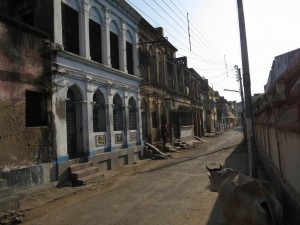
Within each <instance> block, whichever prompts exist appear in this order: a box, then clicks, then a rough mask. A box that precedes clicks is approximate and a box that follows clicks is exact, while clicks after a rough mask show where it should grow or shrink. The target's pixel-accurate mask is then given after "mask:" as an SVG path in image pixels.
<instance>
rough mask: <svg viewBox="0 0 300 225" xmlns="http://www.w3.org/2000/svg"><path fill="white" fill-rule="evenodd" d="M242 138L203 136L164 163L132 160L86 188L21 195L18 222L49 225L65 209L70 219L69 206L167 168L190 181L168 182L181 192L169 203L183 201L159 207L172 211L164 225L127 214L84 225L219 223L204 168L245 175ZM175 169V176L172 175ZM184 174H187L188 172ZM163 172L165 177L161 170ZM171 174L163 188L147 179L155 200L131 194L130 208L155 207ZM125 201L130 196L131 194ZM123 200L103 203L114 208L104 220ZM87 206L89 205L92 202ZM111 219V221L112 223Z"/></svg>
mask: <svg viewBox="0 0 300 225" xmlns="http://www.w3.org/2000/svg"><path fill="white" fill-rule="evenodd" d="M242 136H243V134H242V132H241V130H229V131H227V132H224V133H223V134H221V135H216V136H213V137H206V138H203V141H202V142H197V143H194V145H195V147H194V148H190V149H187V150H181V151H179V152H176V153H172V156H171V158H170V159H165V160H152V159H143V160H140V161H137V162H135V164H133V165H126V166H123V167H121V168H119V169H118V170H114V171H107V172H106V173H105V179H104V180H102V181H98V182H94V183H90V184H88V185H85V186H80V187H71V186H70V187H62V188H56V187H51V188H47V189H45V190H43V191H39V192H31V193H29V194H26V195H23V197H22V198H21V202H20V204H21V209H22V210H24V211H25V212H26V213H25V218H24V224H37V225H38V224H47V223H44V222H42V221H48V222H49V223H48V224H55V223H56V222H55V220H56V219H58V218H55V217H56V215H57V216H58V217H59V216H62V215H64V214H61V213H62V212H64V211H67V210H68V209H70V211H72V213H74V215H76V207H75V206H78V208H79V209H80V204H84V202H87V201H92V200H93V199H97V198H98V197H99V196H100V195H103V196H106V197H107V195H108V194H112V193H114V192H113V191H114V189H116V191H118V190H120V191H121V190H122V188H121V185H122V184H123V183H125V182H126V180H130V179H132V181H133V182H137V181H135V180H134V176H137V177H138V175H143V177H146V174H149V173H152V174H154V173H155V172H157V173H160V174H161V173H163V172H162V171H164V170H166V169H170V168H173V171H172V173H175V174H176V173H178V177H180V176H181V173H182V170H185V173H186V174H189V176H193V177H194V178H193V177H191V178H189V180H183V184H180V181H179V180H176V181H175V180H174V181H175V182H176V184H177V185H180V186H182V188H181V189H178V190H182V193H181V194H179V193H178V191H177V193H178V196H177V194H175V195H174V199H176V198H180V196H181V195H182V198H185V199H184V201H182V200H180V201H179V200H178V202H177V201H174V202H173V200H169V201H170V202H168V203H166V202H164V204H166V205H167V206H168V207H170V208H172V211H174V214H175V215H173V216H172V215H169V214H170V211H166V215H165V216H166V218H165V220H164V221H167V222H166V223H161V222H160V223H159V219H158V220H157V221H152V222H151V221H148V222H147V221H146V218H150V217H147V216H144V219H143V221H142V220H141V221H140V222H136V221H135V220H133V219H132V218H131V217H130V215H128V216H125V217H126V218H125V220H124V221H126V222H124V221H123V222H122V221H118V222H111V223H109V222H105V220H104V219H103V220H102V222H101V223H97V217H96V215H95V221H90V222H89V223H88V224H131V222H132V221H135V223H136V224H172V225H175V224H178V225H179V224H186V225H191V224H195V225H196V224H198V225H204V224H207V225H224V224H225V223H224V220H223V218H222V215H221V212H220V208H219V203H218V194H217V193H212V192H210V191H209V188H208V185H209V180H208V178H207V175H206V172H207V171H206V169H205V165H208V166H214V165H218V164H219V163H221V164H222V165H223V166H224V167H231V168H233V169H235V170H238V171H240V172H243V173H246V174H247V173H248V161H247V150H246V146H245V145H243V144H241V142H242ZM187 164H189V167H186V168H183V167H182V166H183V165H187ZM180 166H181V167H180ZM177 170H178V172H176V171H177ZM189 170H190V172H188V171H189ZM197 170H198V172H197ZM164 173H166V171H165V172H164ZM165 175H166V174H165ZM172 176H173V175H172V174H171V175H166V177H168V178H169V180H167V181H164V182H165V183H166V182H168V184H164V182H162V180H157V181H156V180H155V179H153V177H152V178H151V179H152V180H151V181H148V182H152V183H153V182H158V184H157V185H158V187H157V189H158V193H157V192H155V193H156V195H157V198H156V196H153V198H152V197H151V198H149V197H147V199H148V200H147V199H145V196H143V195H142V194H137V196H134V198H138V197H139V198H140V199H138V200H135V201H136V202H135V203H134V202H132V203H133V204H137V205H136V206H135V209H136V207H140V204H143V205H147V204H151V206H152V205H155V207H160V206H159V205H160V202H159V201H160V199H162V198H163V197H162V196H159V193H170V192H172V190H171V189H170V191H167V190H164V191H162V190H163V189H159V188H160V187H159V185H167V187H168V188H170V186H171V187H172V185H173V184H172V183H171V182H172V179H173V177H172ZM183 177H184V176H183ZM158 179H159V178H158ZM174 179H178V178H174ZM141 182H144V185H147V184H146V183H145V182H147V180H146V181H141ZM184 182H186V183H184ZM131 183H132V182H131ZM140 185H142V184H140ZM184 185H189V189H186V190H188V192H190V193H185V187H184ZM127 186H128V188H130V187H129V185H127ZM133 187H134V186H133ZM162 188H164V187H162ZM177 188H178V187H177ZM140 189H143V188H140ZM134 191H135V192H138V191H139V190H133V191H132V192H131V193H133V192H134ZM125 195H126V194H125ZM127 197H128V198H130V197H131V196H127ZM132 198H133V197H132ZM102 199H103V201H104V200H105V199H104V197H102ZM124 199H126V196H124ZM124 199H123V198H122V199H118V198H117V197H116V199H115V201H116V202H112V200H111V199H109V201H108V202H110V203H111V204H112V205H111V206H109V205H107V207H111V209H114V208H115V209H118V210H116V211H113V212H112V215H107V218H110V216H111V217H112V218H113V216H114V215H116V213H117V212H118V213H119V210H123V208H124V207H123V206H121V205H120V204H121V203H120V204H119V203H118V201H124ZM155 199H157V202H155ZM126 201H129V202H128V203H126V204H127V205H126V206H128V207H129V205H130V199H126ZM132 201H134V199H132ZM149 201H150V202H149ZM166 201H168V200H166ZM89 204H90V205H91V204H95V203H89ZM98 204H99V205H100V204H101V202H99V203H98ZM122 204H123V203H122ZM124 204H125V203H124ZM172 204H174V205H172ZM178 204H181V205H178ZM72 207H73V208H72ZM143 207H144V206H143ZM181 207H182V208H181ZM83 209H84V210H88V209H87V207H86V206H83V205H82V210H83ZM99 210H100V207H99ZM128 210H129V209H128ZM102 212H103V213H105V212H104V210H102ZM70 213H71V212H70ZM120 213H121V212H120ZM143 213H151V211H150V210H149V211H148V212H147V210H145V212H143ZM48 215H49V217H48ZM70 215H71V214H70ZM124 215H127V214H126V212H124V214H120V217H123V218H124ZM85 216H88V215H85ZM172 217H174V219H172ZM47 218H48V220H47ZM49 218H53V221H51V220H52V219H51V220H49ZM103 218H106V215H103ZM116 218H117V215H116ZM116 218H115V219H116ZM69 221H73V220H72V216H70V218H69ZM115 221H117V219H116V220H115ZM137 221H139V220H137ZM64 224H83V222H82V223H81V222H80V220H79V218H78V220H76V222H74V221H73V222H72V223H69V222H67V220H66V223H64Z"/></svg>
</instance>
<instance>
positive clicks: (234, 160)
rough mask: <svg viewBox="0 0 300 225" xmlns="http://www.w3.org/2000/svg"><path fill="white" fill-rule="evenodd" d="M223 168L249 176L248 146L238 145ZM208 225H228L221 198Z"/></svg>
mask: <svg viewBox="0 0 300 225" xmlns="http://www.w3.org/2000/svg"><path fill="white" fill-rule="evenodd" d="M223 167H229V168H232V169H234V170H236V171H239V172H242V173H244V174H247V175H248V174H249V173H248V155H247V145H246V144H245V143H241V144H239V145H237V146H236V147H235V149H234V151H233V152H232V153H231V154H230V155H229V156H228V157H227V159H226V160H225V164H224V165H223ZM229 207H230V206H229ZM207 225H226V223H225V221H224V218H223V216H222V212H221V206H220V199H219V197H218V199H217V201H216V203H215V205H214V207H213V209H212V212H211V214H210V217H209V219H208V222H207Z"/></svg>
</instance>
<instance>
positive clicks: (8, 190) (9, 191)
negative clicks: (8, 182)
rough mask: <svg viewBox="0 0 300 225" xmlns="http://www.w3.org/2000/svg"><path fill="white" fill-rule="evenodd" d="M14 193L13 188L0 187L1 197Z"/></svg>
mask: <svg viewBox="0 0 300 225" xmlns="http://www.w3.org/2000/svg"><path fill="white" fill-rule="evenodd" d="M12 194H13V192H12V189H11V188H9V187H3V188H0V199H4V198H7V197H10V196H12Z"/></svg>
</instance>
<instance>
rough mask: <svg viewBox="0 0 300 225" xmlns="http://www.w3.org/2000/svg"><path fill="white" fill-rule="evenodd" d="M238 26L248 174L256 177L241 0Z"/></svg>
mask: <svg viewBox="0 0 300 225" xmlns="http://www.w3.org/2000/svg"><path fill="white" fill-rule="evenodd" d="M237 7H238V17H239V28H240V41H241V55H242V67H243V85H244V91H245V111H246V115H245V118H246V127H247V145H248V161H249V175H250V176H251V177H254V178H256V177H257V153H256V148H255V140H254V135H253V131H254V127H253V112H252V97H251V81H250V71H249V60H248V49H247V37H246V28H245V18H244V9H243V1H242V0H237Z"/></svg>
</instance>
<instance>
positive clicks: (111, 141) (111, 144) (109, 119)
mask: <svg viewBox="0 0 300 225" xmlns="http://www.w3.org/2000/svg"><path fill="white" fill-rule="evenodd" d="M106 85H107V94H108V102H107V103H106V104H105V113H106V130H107V137H106V140H107V149H106V151H114V150H115V136H114V124H113V123H114V118H113V113H114V112H113V110H114V104H113V94H112V92H111V88H112V83H109V82H107V83H106Z"/></svg>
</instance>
